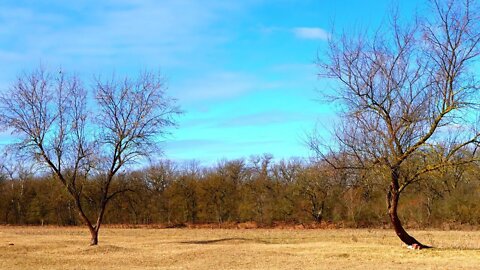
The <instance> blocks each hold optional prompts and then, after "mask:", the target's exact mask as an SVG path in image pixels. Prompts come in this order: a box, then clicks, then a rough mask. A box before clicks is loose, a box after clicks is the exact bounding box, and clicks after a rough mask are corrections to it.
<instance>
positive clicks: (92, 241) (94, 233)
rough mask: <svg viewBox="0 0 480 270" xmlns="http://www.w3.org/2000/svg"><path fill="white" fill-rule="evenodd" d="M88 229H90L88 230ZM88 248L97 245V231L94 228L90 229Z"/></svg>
mask: <svg viewBox="0 0 480 270" xmlns="http://www.w3.org/2000/svg"><path fill="white" fill-rule="evenodd" d="M89 229H90V228H89ZM90 236H91V238H90V246H96V245H98V230H96V229H95V228H91V229H90Z"/></svg>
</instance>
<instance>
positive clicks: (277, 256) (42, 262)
mask: <svg viewBox="0 0 480 270" xmlns="http://www.w3.org/2000/svg"><path fill="white" fill-rule="evenodd" d="M100 233H101V234H100V240H99V241H100V245H99V246H94V247H90V246H88V237H89V235H88V232H87V231H86V229H84V228H81V227H79V228H56V227H0V269H378V270H380V269H480V232H479V231H468V232H465V231H414V232H413V233H414V235H415V236H418V238H419V239H421V240H423V241H424V242H425V243H427V244H432V245H434V246H436V247H437V248H435V249H430V250H409V249H407V248H405V247H404V246H403V245H402V244H400V242H399V240H397V239H396V237H395V235H394V233H393V231H390V230H367V229H362V230H353V229H341V230H338V229H337V230H334V229H326V230H317V229H316V230H288V229H252V230H246V229H146V228H142V229H117V228H103V229H102V230H101V232H100Z"/></svg>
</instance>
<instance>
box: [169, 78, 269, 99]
mask: <svg viewBox="0 0 480 270" xmlns="http://www.w3.org/2000/svg"><path fill="white" fill-rule="evenodd" d="M275 86H276V84H275V83H271V82H264V81H262V80H260V79H258V78H256V76H254V75H252V74H247V73H242V72H230V71H219V72H211V73H209V74H205V75H204V76H202V77H200V78H194V79H191V80H188V81H185V82H183V83H182V84H181V85H176V86H175V88H176V89H178V90H179V91H178V95H177V96H176V97H177V98H178V99H179V100H181V101H183V102H191V101H196V102H199V101H205V100H209V101H218V100H226V99H231V98H236V97H239V96H241V95H243V94H246V93H248V92H252V91H263V90H268V89H272V88H274V87H275Z"/></svg>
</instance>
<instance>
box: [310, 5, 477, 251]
mask: <svg viewBox="0 0 480 270" xmlns="http://www.w3.org/2000/svg"><path fill="white" fill-rule="evenodd" d="M431 9H432V11H433V13H432V15H433V16H432V17H428V18H418V19H417V20H414V21H413V22H411V23H409V24H406V23H400V20H399V19H398V16H396V14H394V15H393V16H392V18H391V20H390V23H389V24H388V26H387V27H384V28H381V29H379V30H378V31H376V32H375V33H373V34H371V33H370V32H368V31H367V32H365V33H362V34H360V35H356V36H354V37H352V36H348V35H347V34H343V35H342V36H341V37H339V38H337V37H336V36H335V35H332V38H331V40H330V42H329V50H328V56H327V57H326V58H327V59H326V60H325V59H319V61H318V66H319V68H320V76H322V77H328V78H334V79H335V80H336V81H337V82H338V84H337V86H338V87H336V88H335V90H336V93H335V95H334V96H335V98H336V100H338V101H339V102H340V103H341V106H342V109H343V113H342V117H343V122H342V124H341V125H339V126H338V127H337V128H336V130H335V132H334V134H335V137H336V141H337V142H338V145H337V146H335V147H333V146H330V147H328V148H327V149H326V148H325V147H324V144H323V145H322V144H321V143H320V141H319V140H318V139H319V138H318V137H316V136H313V137H312V138H311V140H310V146H311V147H312V149H314V150H315V151H316V152H317V153H318V154H320V155H321V157H323V158H324V159H325V160H327V161H328V162H329V163H330V164H331V165H333V166H335V167H336V168H339V169H349V170H352V169H353V170H371V169H374V168H375V170H379V171H381V172H382V173H384V174H385V175H386V178H388V179H389V183H390V184H389V187H388V190H387V205H388V215H389V217H390V221H391V223H392V225H393V227H394V229H395V232H396V234H397V235H398V237H399V238H400V239H401V240H402V241H403V242H404V243H405V244H407V245H412V246H414V247H417V248H424V247H427V246H425V245H423V244H421V243H420V242H418V241H417V240H416V239H415V238H413V237H412V236H410V235H409V234H408V233H407V232H406V231H405V230H404V228H403V226H402V224H401V222H400V219H399V217H398V215H397V209H398V203H399V199H400V195H401V194H402V192H403V191H404V190H405V188H406V187H407V186H409V185H410V184H412V183H414V182H418V181H420V180H423V179H425V178H424V176H425V175H426V174H427V173H429V172H431V171H434V170H437V169H439V168H445V167H449V166H454V165H458V164H459V163H468V162H472V161H474V159H472V158H468V159H464V158H460V159H459V158H458V156H459V155H461V151H460V150H462V151H466V150H472V149H473V148H474V147H475V145H478V143H479V137H480V133H479V132H478V131H477V130H475V129H472V127H473V125H472V124H473V122H474V121H472V120H474V114H475V111H476V110H478V108H479V106H478V105H479V95H478V91H477V90H478V82H477V80H476V77H475V74H474V73H473V72H471V69H470V68H471V66H472V62H473V61H474V60H475V59H477V56H478V55H479V52H480V51H479V46H478V43H479V41H480V28H479V22H480V20H479V19H480V18H479V16H478V15H479V14H478V11H479V9H478V3H477V2H476V1H469V0H463V1H453V0H448V1H441V0H433V1H431ZM328 149H329V150H330V151H329V150H328ZM327 152H330V153H332V152H335V153H337V155H336V156H339V157H341V160H343V161H344V160H345V159H346V160H348V164H347V165H345V163H343V164H340V163H339V161H340V159H337V158H335V155H327V154H326V153H327ZM431 153H435V156H437V157H438V158H435V159H432V158H428V157H427V156H428V155H429V154H431Z"/></svg>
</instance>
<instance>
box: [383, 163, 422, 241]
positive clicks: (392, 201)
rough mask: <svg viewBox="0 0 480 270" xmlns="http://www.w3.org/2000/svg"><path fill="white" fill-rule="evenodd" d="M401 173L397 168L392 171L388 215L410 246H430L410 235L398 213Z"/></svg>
mask: <svg viewBox="0 0 480 270" xmlns="http://www.w3.org/2000/svg"><path fill="white" fill-rule="evenodd" d="M398 179H399V174H398V171H397V170H393V171H392V183H391V185H390V190H389V191H388V194H387V204H388V216H389V217H390V222H391V223H392V225H393V229H394V230H395V233H396V234H397V236H398V238H400V240H401V241H402V242H403V243H405V244H406V245H408V246H412V247H413V248H415V249H422V248H430V246H427V245H424V244H422V243H420V242H419V241H418V240H417V239H415V238H413V237H412V236H411V235H409V234H408V233H407V232H406V231H405V229H404V228H403V226H402V223H401V222H400V218H399V217H398V214H397V209H398V201H399V199H400V191H399V185H398Z"/></svg>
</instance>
